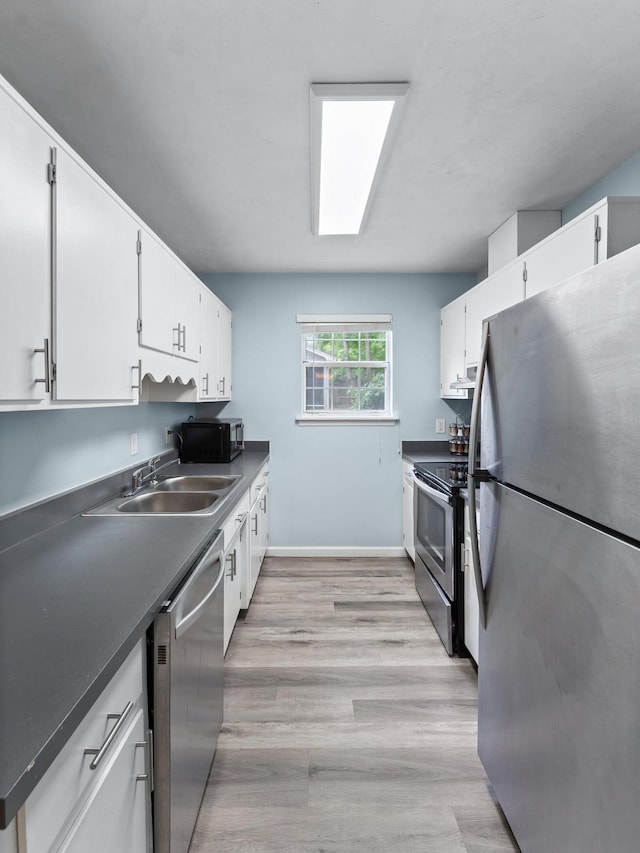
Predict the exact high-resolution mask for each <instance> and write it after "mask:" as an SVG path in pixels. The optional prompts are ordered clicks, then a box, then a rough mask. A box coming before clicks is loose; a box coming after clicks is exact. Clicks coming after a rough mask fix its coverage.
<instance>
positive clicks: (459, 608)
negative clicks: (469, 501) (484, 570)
mask: <svg viewBox="0 0 640 853" xmlns="http://www.w3.org/2000/svg"><path fill="white" fill-rule="evenodd" d="M413 481H414V490H413V501H414V524H415V549H416V560H415V571H416V589H417V591H418V594H419V595H420V598H421V599H422V602H423V604H424V606H425V608H426V610H427V613H428V614H429V616H430V617H431V621H432V622H433V624H434V626H435V628H436V630H437V632H438V634H439V635H440V639H441V640H442V642H443V644H444V647H445V649H446V650H447V652H448V653H449V654H450V655H454V654H457V655H461V656H466V649H465V646H464V582H463V575H462V560H461V551H462V547H463V542H464V502H463V500H462V498H461V496H460V490H461V489H462V488H465V487H466V485H467V461H466V459H464V460H463V459H460V458H459V457H458V458H457V459H456V460H455V461H449V460H447V461H442V462H418V463H416V464H415V466H414V469H413Z"/></svg>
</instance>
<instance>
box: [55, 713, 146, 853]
mask: <svg viewBox="0 0 640 853" xmlns="http://www.w3.org/2000/svg"><path fill="white" fill-rule="evenodd" d="M144 742H145V727H144V713H143V711H142V710H139V711H138V712H137V713H136V715H135V717H134V721H133V723H132V724H130V725H129V726H128V727H127V730H126V732H124V733H123V736H122V738H121V743H120V745H119V746H118V747H115V748H114V752H113V754H112V755H111V757H110V759H109V760H108V761H107V768H106V772H105V773H103V774H102V776H101V778H100V780H99V782H98V784H96V785H95V786H94V788H93V789H92V790H91V794H90V796H89V798H88V800H87V801H86V802H85V804H84V805H83V807H82V809H81V811H80V813H79V814H78V816H77V818H76V820H75V821H74V823H73V825H72V827H71V830H70V831H69V833H68V835H67V836H66V837H65V838H64V840H63V842H62V845H61V846H60V847H59V848H56V851H57V853H88V851H91V853H114V851H116V850H118V851H127V853H145V851H146V850H147V787H146V786H147V782H146V779H144V778H139V777H143V776H145V774H146V772H147V768H146V766H145V757H144V748H143V747H141V746H140V744H144Z"/></svg>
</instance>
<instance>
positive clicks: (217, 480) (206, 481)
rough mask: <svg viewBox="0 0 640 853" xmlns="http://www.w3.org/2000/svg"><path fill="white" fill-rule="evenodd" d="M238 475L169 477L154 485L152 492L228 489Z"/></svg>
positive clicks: (220, 490)
mask: <svg viewBox="0 0 640 853" xmlns="http://www.w3.org/2000/svg"><path fill="white" fill-rule="evenodd" d="M238 479H239V477H238V476H231V475H230V476H218V477H210V476H206V475H205V476H201V477H198V476H189V475H187V476H184V477H169V478H168V479H166V480H161V481H160V482H159V483H158V485H157V486H155V487H154V492H222V491H226V490H227V489H230V488H231V486H233V484H234V483H235V482H236V480H238Z"/></svg>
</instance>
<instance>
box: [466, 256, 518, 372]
mask: <svg viewBox="0 0 640 853" xmlns="http://www.w3.org/2000/svg"><path fill="white" fill-rule="evenodd" d="M465 296H466V300H467V322H466V327H465V349H466V353H467V355H466V365H467V367H469V366H472V365H475V364H477V363H478V361H479V360H480V349H481V345H482V322H483V320H485V319H486V318H487V317H491V316H492V315H493V314H497V313H498V312H499V311H504V309H505V308H509V307H510V306H511V305H515V304H516V302H522V300H523V299H524V279H523V277H522V261H520V260H518V261H514V263H512V264H509V266H506V267H503V269H501V270H500V272H497V273H495V274H494V275H492V276H491V277H490V278H486V279H485V280H484V281H481V282H480V284H477V285H476V286H475V287H472V288H471V290H469V291H467V293H466V294H465Z"/></svg>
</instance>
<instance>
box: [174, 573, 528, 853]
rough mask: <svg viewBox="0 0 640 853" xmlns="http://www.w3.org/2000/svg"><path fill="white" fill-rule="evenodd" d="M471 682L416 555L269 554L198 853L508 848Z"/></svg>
mask: <svg viewBox="0 0 640 853" xmlns="http://www.w3.org/2000/svg"><path fill="white" fill-rule="evenodd" d="M476 712H477V678H476V674H475V672H474V670H473V667H472V665H471V663H470V662H469V661H468V660H462V659H458V658H449V657H448V655H447V654H446V652H445V651H444V648H443V646H442V644H441V642H440V640H439V638H438V636H437V634H436V632H435V630H434V628H433V626H432V625H431V622H430V620H429V617H428V616H427V613H426V611H425V610H424V608H423V607H422V603H421V602H420V600H419V598H418V596H417V594H416V591H415V588H414V582H413V566H412V564H411V563H410V561H409V560H406V559H393V560H371V559H350V560H320V559H295V558H286V559H285V558H267V560H266V561H265V563H264V565H263V568H262V573H261V575H260V579H259V581H258V585H257V587H256V591H255V595H254V599H253V601H252V604H251V607H250V609H249V611H248V614H247V616H246V618H245V619H241V620H240V621H239V622H238V623H237V625H236V628H235V631H234V634H233V637H232V639H231V643H230V645H229V649H228V651H227V656H226V658H225V721H224V724H223V729H222V733H221V735H220V739H219V742H218V749H217V752H216V757H215V760H214V762H213V767H212V770H211V776H210V779H209V785H208V787H207V790H206V792H205V796H204V800H203V803H202V808H201V810H200V815H199V818H198V823H197V825H196V829H195V832H194V836H193V841H192V844H191V848H190V853H352V851H353V853H360V851H362V853H378V851H380V853H383V851H384V853H391V851H393V853H489V851H491V853H498V851H500V853H503V851H517V850H518V847H517V845H516V843H515V841H514V840H513V838H512V836H511V833H510V832H509V830H508V827H507V826H506V824H505V822H504V819H503V817H502V814H501V812H500V810H499V808H498V807H497V806H496V804H495V802H494V799H493V797H492V794H491V790H490V787H489V784H488V781H487V778H486V776H485V774H484V771H483V769H482V765H481V764H480V761H479V759H478V757H477V754H476Z"/></svg>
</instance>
